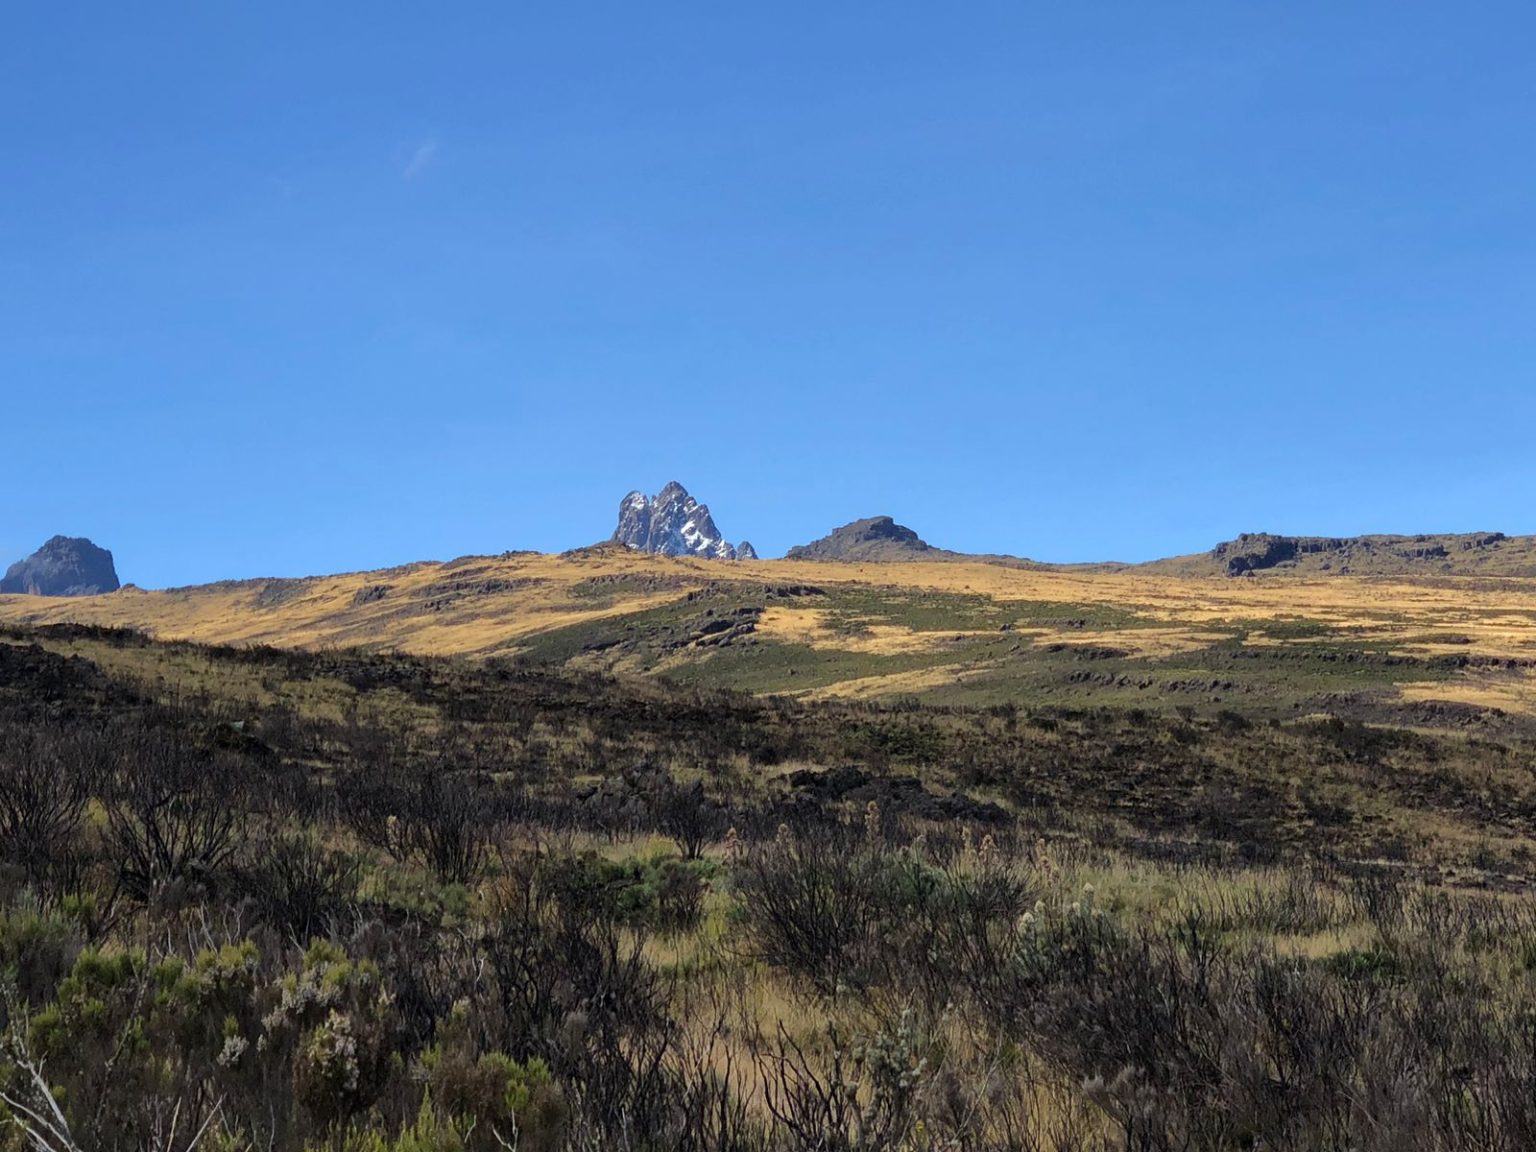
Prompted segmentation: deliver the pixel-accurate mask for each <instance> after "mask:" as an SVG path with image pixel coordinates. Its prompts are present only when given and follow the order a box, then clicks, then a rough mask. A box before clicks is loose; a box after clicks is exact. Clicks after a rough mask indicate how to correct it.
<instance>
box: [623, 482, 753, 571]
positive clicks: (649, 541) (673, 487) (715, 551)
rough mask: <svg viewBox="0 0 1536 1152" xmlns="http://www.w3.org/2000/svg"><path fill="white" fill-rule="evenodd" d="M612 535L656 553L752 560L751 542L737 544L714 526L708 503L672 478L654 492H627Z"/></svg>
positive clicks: (637, 547)
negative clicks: (728, 539) (652, 494)
mask: <svg viewBox="0 0 1536 1152" xmlns="http://www.w3.org/2000/svg"><path fill="white" fill-rule="evenodd" d="M613 538H614V540H616V541H617V542H618V543H620V544H623V545H624V546H625V547H627V548H633V549H635V550H636V551H639V552H652V553H655V554H657V555H660V556H702V557H705V558H707V559H712V560H756V559H757V553H756V552H755V551H754V550H753V548H752V545H750V544H748V543H746V542H745V541H743V542H742V545H741V547H740V548H737V547H735V546H733V545H731V544H729V543H727V542H726V540H725V536H724V534H723V533H721V531H720V529H719V528H717V527H715V521H714V517H712V516H711V515H710V514H709V505H707V504H700V503H699V502H698V501H697V500H695V499H694V498H693V497H692V496H690V495H688V490H687V489H686V488H684V487H683V486H682V485H681V484H679V483H678V482H677V481H675V480H674V481H672V483H670V484H668V485H667V486H666V487H665V488H663V489H662V490H661V491H660V492H658V493H657V494H656V495H655V496H647V495H645V494H644V493H643V492H631V493H630V494H629V495H628V496H626V497H624V500H623V502H622V503H620V505H619V526H618V528H617V529H616V530H615V531H614V533H613Z"/></svg>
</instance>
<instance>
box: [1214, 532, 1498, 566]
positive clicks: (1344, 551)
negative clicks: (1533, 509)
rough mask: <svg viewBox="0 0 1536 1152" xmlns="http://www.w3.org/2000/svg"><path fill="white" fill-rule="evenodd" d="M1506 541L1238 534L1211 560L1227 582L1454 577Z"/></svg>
mask: <svg viewBox="0 0 1536 1152" xmlns="http://www.w3.org/2000/svg"><path fill="white" fill-rule="evenodd" d="M1508 541H1509V537H1507V536H1505V535H1504V533H1502V532H1477V533H1470V534H1462V535H1444V536H1350V537H1332V536H1272V535H1270V534H1269V533H1267V532H1258V533H1253V532H1250V533H1244V534H1243V535H1241V536H1239V537H1238V538H1237V539H1236V540H1229V541H1227V542H1226V543H1223V544H1218V545H1217V546H1216V547H1215V548H1214V549H1212V551H1211V558H1212V559H1213V560H1215V561H1216V563H1217V564H1218V565H1219V566H1220V567H1221V568H1222V570H1223V571H1224V572H1225V573H1226V575H1228V576H1244V575H1247V574H1248V573H1250V572H1263V571H1266V570H1269V569H1274V568H1280V567H1300V568H1310V569H1314V570H1316V571H1319V572H1329V571H1338V572H1339V573H1341V574H1348V573H1350V572H1352V571H1357V570H1360V571H1362V572H1364V573H1370V572H1407V571H1413V570H1415V569H1418V570H1424V571H1431V572H1433V571H1437V570H1438V571H1443V572H1454V571H1455V570H1456V569H1457V568H1458V567H1460V566H1461V565H1460V564H1459V563H1458V561H1460V562H1472V563H1476V561H1477V560H1478V559H1479V558H1482V557H1486V556H1487V555H1489V554H1491V553H1493V552H1495V551H1497V550H1498V549H1499V548H1500V546H1502V545H1504V544H1506V543H1507V542H1508Z"/></svg>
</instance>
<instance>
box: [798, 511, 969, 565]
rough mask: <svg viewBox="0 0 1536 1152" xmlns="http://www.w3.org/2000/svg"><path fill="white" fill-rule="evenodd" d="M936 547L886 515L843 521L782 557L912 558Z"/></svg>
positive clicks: (836, 558)
mask: <svg viewBox="0 0 1536 1152" xmlns="http://www.w3.org/2000/svg"><path fill="white" fill-rule="evenodd" d="M939 551H940V550H939V549H937V548H935V547H933V545H931V544H928V543H925V542H924V541H922V540H920V539H918V535H917V533H916V532H914V531H912V529H910V528H907V527H905V526H904V525H901V524H898V523H896V521H894V520H892V519H891V518H890V517H889V516H871V517H870V518H869V519H867V520H855V521H854V522H853V523H852V524H844V525H843V526H842V527H841V528H839V529H837V530H836V531H834V532H833V533H831V535H828V536H823V537H822V538H821V539H820V540H816V541H813V542H812V543H810V544H801V545H800V546H799V547H797V548H791V549H790V550H789V551H788V552H787V553H786V554H785V557H784V558H785V559H786V560H915V559H920V558H922V557H924V556H926V555H928V554H930V553H937V552H939Z"/></svg>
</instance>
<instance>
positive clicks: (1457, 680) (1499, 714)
mask: <svg viewBox="0 0 1536 1152" xmlns="http://www.w3.org/2000/svg"><path fill="white" fill-rule="evenodd" d="M0 622H5V623H11V624H24V625H47V624H53V623H80V624H90V625H97V626H106V627H127V628H133V629H138V630H141V631H143V632H145V633H146V634H149V635H151V636H155V637H159V638H162V639H179V640H196V641H201V642H205V643H216V644H270V645H275V646H281V647H294V648H304V649H310V650H318V649H325V648H336V647H351V648H358V649H361V650H364V651H400V652H409V653H417V654H423V655H463V656H472V657H478V658H487V657H493V656H520V657H523V658H525V659H526V660H528V661H532V662H535V663H539V664H544V665H549V666H556V667H569V668H572V669H583V670H596V671H618V672H634V673H642V674H646V675H652V676H661V677H665V678H667V679H669V680H671V681H674V682H677V683H681V684H690V685H700V686H713V687H726V688H739V689H746V690H751V691H755V692H766V693H774V694H787V695H793V696H798V697H805V698H812V699H815V698H826V697H844V698H851V699H884V700H890V699H899V698H903V697H908V696H920V697H921V698H922V699H924V700H926V701H930V702H934V703H953V704H977V705H990V704H1001V703H1010V702H1011V703H1025V704H1052V705H1058V706H1096V705H1111V706H1123V707H1134V708H1142V709H1146V710H1150V711H1154V712H1160V713H1170V714H1171V713H1177V712H1180V711H1184V710H1193V711H1195V712H1198V713H1200V714H1205V715H1214V714H1216V713H1218V712H1220V711H1223V710H1236V711H1240V712H1243V713H1244V714H1247V715H1251V716H1257V717H1260V718H1266V717H1274V718H1292V717H1295V716H1305V715H1310V714H1313V713H1328V714H1332V715H1339V716H1343V717H1347V718H1353V719H1361V720H1368V721H1379V722H1390V723H1403V724H1411V725H1415V726H1420V727H1424V726H1430V727H1445V726H1454V727H1463V728H1468V729H1471V730H1478V731H1490V732H1497V731H1501V730H1504V729H1506V728H1509V727H1511V726H1518V725H1521V724H1524V723H1526V722H1527V721H1528V720H1529V719H1530V718H1531V717H1533V716H1536V580H1524V579H1516V578H1497V579H1494V578H1488V579H1479V578H1472V577H1419V578H1414V579H1408V578H1402V577H1358V576H1339V575H1330V576H1326V577H1323V576H1320V577H1317V578H1310V579H1309V578H1303V577H1300V576H1294V575H1293V576H1291V577H1288V578H1286V579H1278V578H1273V577H1258V578H1250V579H1230V578H1227V577H1207V578H1197V577H1186V576H1176V575H1165V574H1162V573H1159V572H1152V571H1147V570H1144V569H1125V570H1118V571H1102V570H1050V569H1042V570H1036V569H1021V568H1010V567H1003V566H998V565H992V564H985V563H956V562H946V563H933V564H924V563H908V564H874V563H871V564H841V563H826V562H792V561H760V562H752V563H735V564H722V563H719V562H711V561H702V560H673V559H666V558H660V557H651V556H643V555H639V554H635V553H630V552H627V551H623V550H614V549H610V548H598V549H592V550H588V551H585V552H581V553H574V554H568V555H565V556H545V555H536V554H528V553H518V554H509V555H505V556H500V557H474V558H465V559H460V560H456V561H452V562H448V563H422V564H414V565H409V566H405V567H401V568H397V569H390V570H385V571H377V572H366V573H352V574H346V575H339V576H327V577H316V578H310V579H300V580H254V581H241V582H232V583H223V584H212V585H206V586H202V587H195V588H184V589H173V590H168V591H159V592H145V591H139V590H134V589H126V590H124V591H121V592H118V593H115V594H113V595H110V596H101V597H92V598H87V599H79V600H45V599H35V598H28V597H0Z"/></svg>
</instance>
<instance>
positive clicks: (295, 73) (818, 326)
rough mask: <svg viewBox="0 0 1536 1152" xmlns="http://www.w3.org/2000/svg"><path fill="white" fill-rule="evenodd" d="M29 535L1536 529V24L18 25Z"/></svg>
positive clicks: (7, 389)
mask: <svg viewBox="0 0 1536 1152" xmlns="http://www.w3.org/2000/svg"><path fill="white" fill-rule="evenodd" d="M0 30H3V35H0V109H3V111H0V118H3V119H0V123H3V125H4V128H5V132H4V137H3V140H0V150H3V152H0V154H3V179H0V430H3V433H4V436H3V445H4V456H5V471H6V474H7V477H8V481H9V482H8V483H7V484H6V485H5V486H4V494H3V495H0V561H4V560H9V559H12V558H16V557H19V556H21V555H23V554H25V553H26V552H29V551H31V549H32V548H34V547H36V546H37V545H38V544H39V543H41V542H42V540H43V539H45V538H46V537H47V536H49V535H52V534H53V533H55V532H67V533H78V534H88V535H90V536H92V537H93V538H95V539H96V540H97V541H98V542H99V543H101V544H103V545H105V546H107V547H110V548H112V549H113V550H114V551H115V552H116V553H117V556H118V560H119V568H120V571H121V572H122V575H123V578H124V579H125V580H134V581H137V582H139V583H141V584H144V585H146V586H159V585H166V584H180V583H191V582H197V581H203V580H211V579H218V578H223V577H236V576H255V575H298V574H305V573H314V572H326V571H339V570H348V569H358V568H367V567H375V566H380V565H385V564H391V563H396V562H401V561H406V560H411V559H419V558H446V557H451V556H456V555H460V554H465V553H471V552H497V551H502V550H505V549H513V548H538V549H545V550H559V549H564V548H567V547H572V546H575V545H579V544H583V543H587V542H590V541H591V540H593V539H596V538H599V537H602V536H605V535H607V534H608V533H609V532H610V531H611V530H612V526H613V522H614V519H615V517H616V514H617V506H618V502H619V499H620V498H621V497H622V496H623V494H624V493H625V492H626V491H628V490H629V489H631V488H634V487H640V488H644V489H646V490H647V491H655V490H656V489H658V488H660V487H661V486H662V484H664V483H665V482H666V481H668V480H670V479H674V478H676V479H679V480H681V481H683V482H684V483H685V484H687V485H688V486H689V488H690V489H691V490H693V491H694V493H695V494H696V495H697V496H699V497H700V498H701V499H704V500H707V501H708V502H709V503H710V505H711V506H712V508H713V510H714V512H715V516H716V519H717V521H718V523H719V524H720V526H721V528H722V529H723V530H724V531H725V532H726V534H727V535H728V536H729V537H731V538H732V539H740V538H742V537H747V538H750V539H751V540H752V541H753V542H754V543H755V544H756V545H757V547H758V548H759V549H760V550H761V551H762V552H763V553H764V554H765V555H768V554H773V555H776V554H779V553H781V552H782V551H783V550H784V549H785V548H787V547H788V546H790V545H792V544H795V543H799V542H802V541H804V540H807V539H810V538H812V537H815V536H818V535H821V534H822V533H823V532H825V531H827V530H828V529H830V528H832V527H833V526H835V525H836V524H839V523H842V522H845V521H847V520H851V519H854V518H856V517H859V516H865V515H872V514H877V513H888V514H891V515H894V516H896V517H897V518H898V519H899V520H902V521H903V522H905V523H908V524H910V525H912V526H913V527H915V528H917V529H918V530H919V531H920V532H921V533H923V534H924V536H926V537H927V538H928V539H930V540H932V541H933V542H934V543H937V544H941V545H944V546H947V547H951V548H957V549H964V550H974V551H1000V552H1011V553H1016V554H1021V555H1028V556H1034V557H1039V558H1042V559H1049V560H1087V559H1104V558H1120V559H1132V560H1134V559H1145V558H1151V557H1154V556H1158V555H1166V554H1173V553H1179V552H1187V551H1195V550H1199V549H1203V548H1206V547H1209V546H1210V545H1212V544H1214V543H1215V542H1216V541H1217V540H1219V539H1222V538H1225V537H1229V536H1232V535H1234V534H1236V533H1237V532H1239V531H1243V530H1259V529H1267V530H1270V531H1285V532H1309V533H1330V534H1347V533H1355V532H1364V531H1403V532H1411V531H1451V530H1481V529H1500V530H1504V531H1508V532H1536V451H1533V444H1536V372H1533V369H1536V147H1533V143H1536V141H1533V134H1532V132H1533V130H1532V126H1531V110H1532V109H1533V108H1536V69H1533V68H1532V67H1531V66H1530V44H1531V42H1532V39H1533V37H1536V12H1533V10H1532V9H1531V8H1530V6H1529V5H1522V4H1515V3H1490V4H1484V5H1476V6H1467V5H1449V4H1443V3H1436V4H1420V3H1415V2H1412V0H1406V2H1404V0H1399V2H1393V3H1360V4H1347V5H1340V4H1324V3H1302V2H1296V3H1287V4H1266V5H1259V4H1234V3H1231V2H1222V3H1209V4H1183V3H1170V4H1155V5H1153V4H1146V3H1103V4H1072V5H1066V4H1049V5H1047V4H1029V3H1018V2H1016V0H1015V2H1012V3H998V4H990V3H974V4H967V5H961V6H942V5H933V4H911V3H883V4H878V5H877V4H863V3H858V4H854V3H850V4H824V3H823V4H810V3H804V4H802V3H798V2H780V3H777V4H772V5H753V6H747V5H732V4H718V3H715V4H703V3H700V4H673V3H665V2H660V0H657V2H653V3H649V4H635V3H632V2H631V3H613V4H583V3H573V4H569V5H553V4H545V5H525V4H517V5H512V4H491V3H464V4H457V5H439V6H435V7H433V8H432V9H431V10H430V11H429V10H428V8H427V7H425V6H421V5H400V4H377V3H375V4H368V5H361V4H327V5H313V4H304V5H299V4H290V3H281V2H277V3H267V4H263V5H226V4H206V3H197V4H192V3H163V4H153V5H121V4H110V5H109V4H105V3H97V4H85V5H72V6H60V5H41V4H37V5H25V6H23V5H13V6H12V7H11V9H10V10H8V11H7V13H6V14H5V16H4V23H3V26H0Z"/></svg>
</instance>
